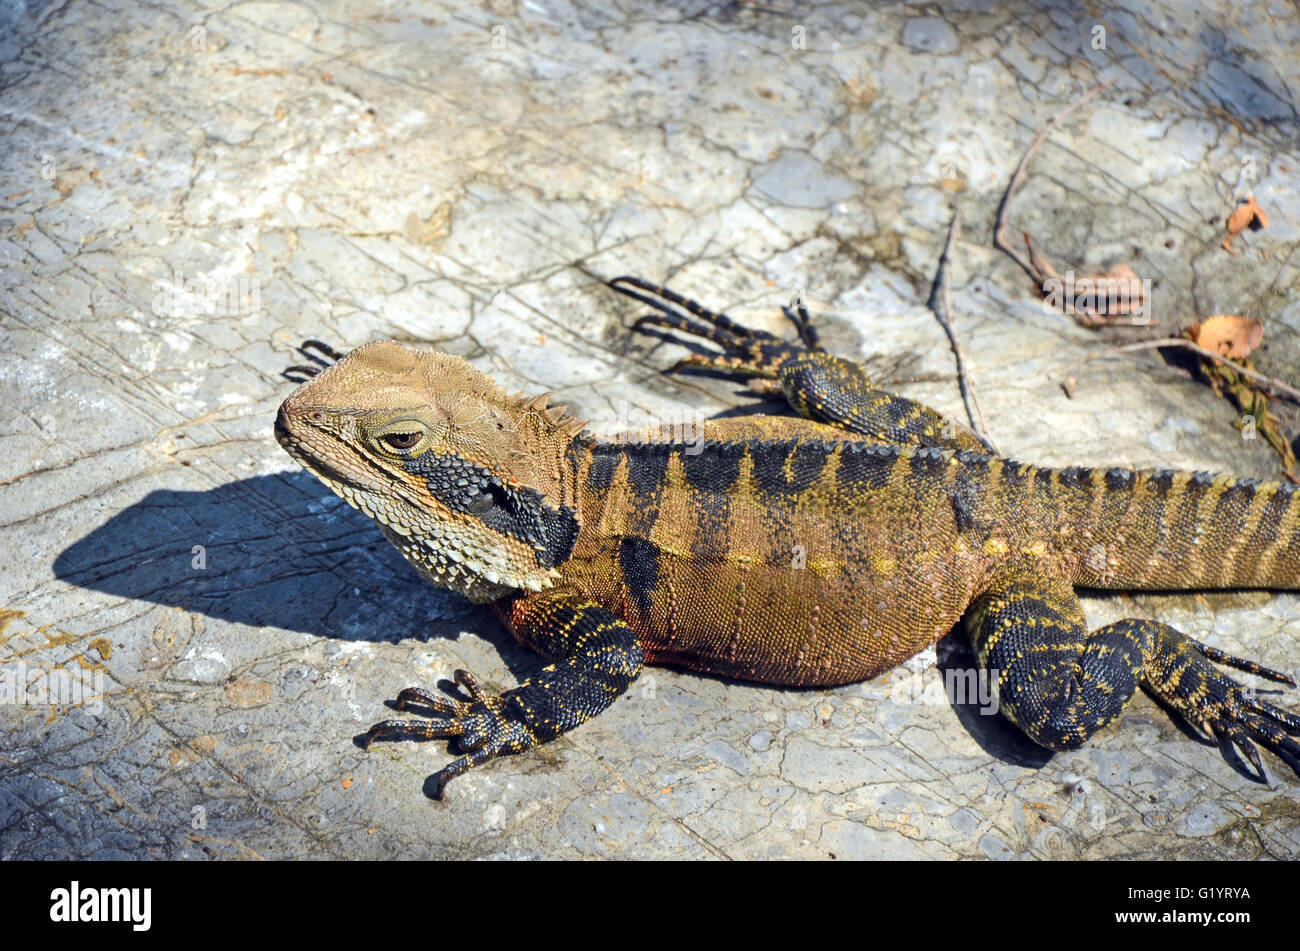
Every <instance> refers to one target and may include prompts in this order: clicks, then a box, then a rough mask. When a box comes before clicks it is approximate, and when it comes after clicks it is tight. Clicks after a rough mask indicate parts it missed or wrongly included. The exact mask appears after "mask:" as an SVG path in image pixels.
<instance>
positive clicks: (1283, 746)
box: [1148, 637, 1300, 783]
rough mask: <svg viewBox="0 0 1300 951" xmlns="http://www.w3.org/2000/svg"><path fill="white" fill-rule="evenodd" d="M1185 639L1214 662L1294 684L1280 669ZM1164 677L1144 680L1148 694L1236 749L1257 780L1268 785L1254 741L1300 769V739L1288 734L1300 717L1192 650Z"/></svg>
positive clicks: (1299, 728)
mask: <svg viewBox="0 0 1300 951" xmlns="http://www.w3.org/2000/svg"><path fill="white" fill-rule="evenodd" d="M1185 639H1186V641H1187V646H1188V647H1189V648H1191V649H1192V650H1194V651H1196V652H1198V653H1200V654H1202V655H1204V657H1206V658H1209V659H1211V660H1214V661H1216V662H1217V663H1220V664H1224V665H1227V666H1230V667H1235V668H1237V669H1239V670H1245V671H1249V672H1250V673H1253V674H1257V675H1259V676H1261V677H1265V678H1267V679H1269V680H1273V681H1276V682H1278V683H1283V684H1286V685H1287V686H1290V687H1294V686H1295V685H1296V684H1295V681H1294V680H1292V679H1291V678H1290V677H1288V676H1287V675H1286V674H1283V673H1280V672H1279V671H1276V670H1270V669H1269V668H1267V667H1262V666H1260V665H1259V664H1256V663H1254V662H1253V661H1249V660H1243V659H1241V658H1239V657H1234V656H1233V655H1231V654H1228V653H1225V652H1224V651H1221V650H1219V649H1217V648H1214V647H1210V646H1209V645H1207V644H1202V643H1200V642H1199V641H1197V640H1194V639H1193V638H1190V637H1186V638H1185ZM1180 653H1183V652H1180ZM1188 655H1190V657H1189V656H1188ZM1162 680H1163V684H1164V685H1163V686H1162V685H1161V684H1148V686H1149V688H1150V689H1151V690H1152V692H1153V693H1154V694H1155V695H1156V696H1157V697H1158V698H1159V699H1160V700H1162V701H1163V702H1165V703H1167V704H1168V705H1169V706H1171V707H1173V708H1174V709H1175V710H1176V711H1177V712H1178V713H1179V714H1181V715H1182V717H1183V718H1184V719H1186V720H1187V721H1188V722H1189V723H1191V724H1192V725H1193V726H1196V727H1198V728H1199V729H1200V730H1201V731H1202V732H1203V733H1204V734H1206V735H1207V736H1213V737H1215V738H1216V739H1217V740H1218V741H1219V743H1220V744H1226V745H1231V746H1232V747H1234V748H1235V749H1236V750H1237V751H1238V752H1239V753H1240V754H1241V755H1242V756H1244V757H1245V758H1246V759H1247V760H1248V761H1249V762H1250V764H1251V765H1252V766H1253V767H1254V768H1255V772H1256V775H1257V778H1258V779H1259V780H1260V782H1264V783H1267V782H1268V774H1267V773H1266V772H1265V771H1264V764H1263V762H1262V761H1261V760H1260V758H1259V751H1258V750H1257V748H1256V743H1260V744H1263V745H1264V746H1266V747H1267V748H1269V749H1271V750H1272V751H1273V752H1274V753H1276V754H1277V755H1278V756H1280V757H1281V758H1282V759H1283V760H1285V761H1286V762H1287V763H1288V764H1289V765H1290V766H1291V768H1292V769H1294V770H1296V772H1297V773H1300V742H1297V741H1296V740H1295V738H1293V737H1292V736H1290V735H1289V734H1292V733H1300V716H1296V715H1295V714H1293V713H1290V712H1288V711H1286V710H1283V709H1282V708H1281V707H1277V706H1274V705H1273V704H1271V703H1266V702H1265V701H1263V700H1260V699H1259V698H1257V697H1256V696H1255V692H1254V690H1253V689H1252V688H1249V687H1245V686H1243V685H1241V684H1239V683H1237V682H1236V681H1235V680H1233V679H1232V678H1231V677H1226V676H1224V675H1223V674H1221V673H1219V672H1218V671H1217V670H1215V669H1214V668H1213V667H1212V666H1210V664H1209V663H1207V662H1206V661H1205V660H1204V659H1203V658H1202V657H1196V656H1195V655H1194V654H1192V653H1191V651H1186V652H1185V653H1184V657H1183V663H1182V664H1181V665H1176V666H1174V667H1173V668H1172V669H1170V670H1168V671H1167V672H1166V676H1165V677H1163V678H1162Z"/></svg>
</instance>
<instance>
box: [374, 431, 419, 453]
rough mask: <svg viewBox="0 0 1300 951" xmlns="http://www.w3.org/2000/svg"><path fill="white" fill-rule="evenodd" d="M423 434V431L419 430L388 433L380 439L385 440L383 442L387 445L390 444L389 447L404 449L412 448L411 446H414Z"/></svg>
mask: <svg viewBox="0 0 1300 951" xmlns="http://www.w3.org/2000/svg"><path fill="white" fill-rule="evenodd" d="M422 435H423V433H418V432H410V433H386V434H385V435H383V436H381V437H380V439H381V440H382V441H383V443H384V444H385V445H386V446H388V448H390V449H398V450H402V449H410V448H411V447H413V446H414V445H415V444H416V443H417V442H419V441H420V436H422Z"/></svg>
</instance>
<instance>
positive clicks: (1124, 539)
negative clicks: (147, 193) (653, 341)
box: [276, 278, 1300, 797]
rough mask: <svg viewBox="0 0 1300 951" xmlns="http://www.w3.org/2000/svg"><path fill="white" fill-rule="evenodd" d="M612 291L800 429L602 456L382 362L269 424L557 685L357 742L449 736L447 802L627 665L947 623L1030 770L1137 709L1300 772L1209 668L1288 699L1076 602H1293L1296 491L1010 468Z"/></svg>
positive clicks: (751, 653)
mask: <svg viewBox="0 0 1300 951" xmlns="http://www.w3.org/2000/svg"><path fill="white" fill-rule="evenodd" d="M611 286H613V287H614V288H615V289H616V290H619V291H620V292H622V293H625V294H627V295H628V296H631V297H634V298H636V299H637V300H640V301H642V302H644V303H647V304H650V305H651V306H652V307H653V308H654V309H655V314H653V315H651V316H650V317H647V318H643V319H642V321H640V322H639V323H638V327H641V326H645V325H647V324H648V325H654V326H661V327H667V328H669V329H672V330H675V331H679V332H684V333H688V334H692V335H695V336H699V337H703V338H706V339H708V340H711V341H713V342H714V343H716V344H717V345H718V346H719V347H721V353H719V354H718V355H717V356H716V357H706V356H700V355H694V356H692V357H691V358H688V359H687V360H685V361H683V364H685V365H692V366H697V367H705V368H709V369H713V370H722V371H725V372H728V373H733V374H736V375H738V376H741V377H747V378H750V379H751V380H757V381H760V386H766V387H767V388H769V389H771V390H774V391H775V390H778V389H779V390H780V392H782V393H783V394H784V395H785V397H786V399H787V401H788V402H789V404H790V405H791V407H792V408H794V409H795V410H796V411H797V412H798V413H800V414H801V415H800V417H770V416H769V417H758V416H756V417H745V418H733V419H728V420H719V421H712V422H707V423H705V424H703V427H702V432H701V433H699V434H698V435H699V436H700V437H701V441H699V442H696V441H695V440H692V441H691V442H690V443H686V442H681V443H670V442H657V443H656V442H650V443H636V442H602V441H600V440H598V439H596V438H594V437H593V436H591V435H590V434H588V433H586V432H585V431H582V424H581V423H580V422H579V421H577V420H573V419H571V418H570V417H568V416H566V415H564V412H563V409H562V408H561V409H548V408H547V407H546V397H538V398H535V399H527V398H524V397H523V396H520V395H509V394H507V393H504V392H503V391H501V390H500V389H498V388H497V387H496V385H495V384H494V383H493V382H492V381H491V380H490V379H488V378H487V377H486V376H484V375H483V374H482V373H480V372H478V371H477V370H475V369H474V368H473V367H471V366H470V365H469V364H467V363H465V362H464V361H463V360H460V359H458V358H456V357H451V356H447V355H445V354H439V353H419V352H416V351H413V350H409V349H407V348H405V347H402V346H400V345H399V344H396V343H393V342H391V341H381V342H377V343H373V344H369V345H367V346H365V347H362V348H361V349H359V350H356V351H354V352H353V353H351V354H348V355H347V356H345V357H343V358H342V359H340V360H339V361H338V363H337V364H336V365H335V366H333V367H330V368H329V369H327V370H325V371H324V372H322V373H320V375H319V376H316V377H315V378H314V379H311V380H309V381H308V382H307V383H305V384H303V385H302V386H301V387H299V388H298V389H297V390H296V391H295V392H294V393H293V394H292V395H291V396H290V397H289V398H288V399H287V400H285V402H284V404H283V405H282V406H281V408H280V413H279V416H278V418H277V420H276V435H277V438H279V440H280V442H281V444H282V445H283V446H284V447H285V449H286V450H288V451H289V453H290V454H291V455H292V456H293V457H294V458H295V459H297V460H298V461H299V462H301V463H302V464H303V465H304V466H305V467H307V468H308V469H309V470H311V471H312V472H313V473H315V474H316V475H317V476H318V477H320V478H321V479H322V480H323V481H324V482H325V483H326V484H327V485H329V486H330V487H331V488H332V489H334V491H336V492H338V493H339V494H340V495H342V496H343V497H344V498H345V499H346V500H347V501H348V502H350V503H351V504H353V505H354V506H356V507H357V508H359V509H360V510H361V511H363V512H365V513H366V514H368V515H370V516H371V517H372V518H375V519H376V520H377V521H378V522H379V523H380V527H381V529H382V530H383V531H384V533H385V534H386V535H387V536H388V537H389V539H390V540H391V541H392V542H393V543H394V544H396V545H397V546H398V548H399V549H400V550H401V551H402V553H403V554H404V555H405V556H406V557H407V558H408V559H409V560H410V561H411V562H412V564H414V565H415V566H416V567H417V568H418V569H419V570H420V571H421V572H422V573H423V574H424V575H425V576H426V577H428V578H429V579H430V580H431V581H433V582H434V583H436V584H439V585H442V586H445V587H449V588H453V589H455V590H458V591H461V592H462V593H464V594H465V595H466V596H468V597H469V598H470V599H472V600H475V601H479V602H491V603H492V604H493V606H494V608H495V609H496V611H497V613H498V615H499V616H500V617H501V619H502V620H503V622H504V623H505V624H506V625H507V626H508V627H509V628H510V629H511V630H512V631H513V632H514V634H515V635H516V636H517V637H518V638H519V639H520V640H521V641H522V642H523V643H525V644H527V645H529V646H531V647H533V648H534V649H536V650H537V651H538V652H539V653H541V654H543V655H544V656H546V657H548V658H550V659H551V660H552V661H553V662H552V663H551V664H550V665H549V666H547V667H545V668H542V669H541V670H540V671H538V672H537V673H536V674H534V675H533V676H532V677H530V678H528V680H526V681H525V682H524V683H523V684H521V685H520V686H519V687H516V688H515V689H513V690H509V691H506V692H505V693H503V694H501V695H500V696H491V695H488V694H486V693H484V692H483V691H482V690H481V689H480V688H479V687H478V685H477V683H476V682H475V681H474V680H473V678H472V677H471V676H470V675H469V674H468V673H467V672H465V671H457V674H456V679H457V682H458V683H460V684H461V686H462V687H464V688H465V689H466V690H467V691H468V694H469V699H468V700H464V699H455V700H448V699H444V698H440V697H434V696H432V695H430V694H428V693H426V692H425V691H423V690H421V689H419V688H409V689H407V690H405V691H403V692H402V693H401V694H400V695H399V697H398V701H397V706H398V708H399V709H402V708H404V707H405V706H406V704H408V703H411V704H415V705H417V706H421V707H424V708H426V709H428V710H429V711H431V713H432V714H433V718H432V719H430V720H416V721H406V720H386V721H384V722H382V723H379V724H376V725H375V726H374V727H373V728H372V729H371V730H370V732H369V734H367V740H368V741H369V740H373V739H380V738H393V737H401V736H426V737H456V738H457V739H458V741H459V744H460V748H461V750H462V752H463V753H464V754H465V755H464V756H462V757H461V758H460V759H458V760H456V761H455V762H453V763H452V764H451V765H449V766H447V767H446V768H444V769H443V770H442V771H441V772H440V773H438V774H437V776H436V777H435V779H436V782H435V789H436V794H437V795H438V796H439V797H441V793H442V788H443V786H444V785H445V783H446V782H447V780H449V779H450V778H452V777H454V776H456V775H459V774H460V773H463V772H464V771H465V770H467V769H469V768H471V767H473V766H477V765H479V764H481V763H483V762H486V761H487V760H489V759H492V758H493V757H495V756H499V755H504V754H509V753H517V752H520V751H522V750H525V749H528V748H529V747H532V746H535V745H537V744H539V743H545V742H547V741H549V740H552V739H554V738H555V737H556V736H559V735H560V734H561V733H564V732H566V731H567V730H570V729H572V728H573V727H575V726H577V725H578V724H580V723H583V722H585V721H586V720H588V719H590V718H591V717H593V716H595V715H596V714H598V713H600V712H601V711H602V710H604V709H606V708H607V707H608V706H609V705H610V704H612V703H613V701H614V700H615V699H616V698H617V697H618V696H619V695H620V694H621V693H622V692H624V691H625V690H626V689H627V687H628V686H629V685H630V684H631V683H632V681H633V680H635V678H636V677H637V675H638V674H639V673H640V671H641V668H642V666H643V665H644V664H656V663H658V664H673V665H677V666H682V667H686V668H689V669H692V670H700V671H708V672H710V673H715V674H721V675H725V676H729V677H736V678H740V679H745V680H753V681H760V682H764V683H772V684H789V685H803V686H811V685H832V684H843V683H848V682H852V681H858V680H864V679H867V678H870V677H873V676H875V675H876V674H878V673H880V672H882V671H884V670H887V669H889V668H890V667H892V666H894V665H896V664H898V663H900V662H901V661H903V660H905V659H906V658H908V657H910V656H912V655H913V654H915V653H916V652H918V651H920V650H922V649H923V648H925V647H926V646H928V645H930V644H933V643H934V642H935V641H937V640H938V639H939V638H940V637H942V636H943V635H944V634H945V633H947V632H948V631H949V630H950V629H951V628H952V627H953V626H954V625H956V624H957V623H958V622H959V621H960V620H961V618H962V617H963V615H966V616H967V618H968V624H967V627H968V630H969V632H970V636H971V641H972V644H973V646H974V648H975V652H976V656H977V658H978V660H979V662H980V664H981V665H982V666H983V667H985V668H986V669H987V670H989V671H990V672H992V673H995V674H996V682H997V684H998V690H999V697H1000V706H1001V710H1002V712H1003V713H1004V714H1005V715H1006V716H1007V717H1008V718H1009V719H1010V720H1011V721H1012V722H1014V723H1016V724H1017V725H1018V726H1019V727H1020V728H1021V729H1022V730H1024V732H1025V733H1026V734H1028V735H1029V736H1030V737H1032V738H1033V739H1034V740H1035V741H1036V742H1038V743H1040V744H1042V745H1043V746H1046V747H1049V748H1051V749H1071V748H1074V747H1077V746H1078V745H1080V744H1082V743H1083V742H1085V741H1086V740H1087V739H1088V737H1089V736H1091V735H1092V734H1093V733H1095V732H1096V731H1097V730H1098V729H1100V728H1101V727H1103V726H1105V725H1106V724H1107V723H1109V722H1110V721H1112V720H1113V719H1114V718H1115V717H1117V716H1118V715H1119V714H1120V712H1121V711H1122V710H1123V708H1124V706H1125V705H1126V704H1127V703H1128V701H1129V699H1130V698H1131V697H1132V695H1133V694H1134V692H1135V691H1136V690H1137V688H1138V687H1139V686H1143V687H1145V688H1146V689H1147V690H1149V691H1150V692H1151V693H1152V694H1154V695H1155V696H1156V697H1157V698H1158V699H1160V700H1161V701H1162V702H1164V703H1165V704H1166V705H1167V706H1168V707H1170V708H1171V709H1173V710H1174V711H1176V712H1177V713H1179V714H1180V715H1182V716H1183V717H1185V718H1186V719H1187V720H1188V721H1189V722H1191V723H1192V724H1194V725H1195V726H1197V727H1198V728H1200V729H1201V730H1202V731H1203V732H1204V733H1206V734H1212V735H1214V736H1215V737H1217V738H1219V739H1220V740H1222V741H1227V742H1230V743H1232V744H1234V745H1235V746H1236V747H1237V749H1239V750H1240V751H1241V752H1242V753H1243V754H1244V755H1245V756H1246V757H1247V758H1248V759H1249V760H1250V761H1251V762H1252V763H1253V764H1254V766H1255V767H1256V769H1257V770H1258V772H1259V776H1260V778H1261V779H1263V778H1264V771H1263V766H1262V763H1261V762H1260V759H1259V756H1258V753H1257V751H1256V747H1255V743H1256V742H1258V743H1261V744H1263V745H1264V746H1266V747H1268V748H1270V749H1272V750H1273V751H1274V752H1276V753H1277V754H1278V755H1280V756H1282V757H1283V758H1284V759H1287V760H1288V761H1289V762H1290V763H1291V765H1292V766H1293V767H1296V768H1300V744H1298V743H1297V742H1296V740H1295V739H1293V738H1292V737H1291V736H1290V735H1288V734H1290V733H1294V732H1297V731H1300V718H1298V717H1296V716H1295V715H1293V714H1291V713H1288V712H1286V711H1284V710H1282V709H1280V708H1278V707H1275V706H1273V705H1271V704H1268V703H1264V702H1263V701H1260V700H1258V699H1256V698H1255V697H1254V696H1253V694H1251V693H1250V692H1249V691H1246V690H1245V689H1244V688H1242V687H1241V686H1240V685H1238V684H1237V683H1236V682H1235V681H1233V680H1231V679H1230V678H1228V677H1226V676H1224V675H1223V674H1221V673H1220V672H1219V671H1218V670H1217V669H1216V668H1215V667H1214V666H1212V664H1211V663H1210V660H1214V661H1218V662H1219V663H1224V664H1228V665H1231V666H1236V667H1239V668H1241V669H1244V670H1248V671H1250V672H1252V673H1257V674H1260V675H1262V676H1265V677H1270V678H1272V679H1275V680H1280V681H1282V682H1284V683H1288V684H1292V681H1291V680H1290V679H1289V678H1287V677H1286V676H1285V675H1283V674H1279V673H1276V672H1274V671H1269V670H1266V669H1264V668H1261V667H1259V666H1258V665H1255V664H1252V663H1250V662H1248V661H1244V660H1240V659H1238V658H1234V657H1230V656H1228V655H1225V654H1223V653H1222V652H1219V651H1216V650H1214V649H1212V648H1209V647H1206V646H1204V645H1201V644H1198V643H1197V642H1196V641H1193V640H1192V639H1190V638H1188V637H1187V636H1186V635H1183V634H1181V633H1179V632H1178V631H1175V630H1174V629H1173V628H1170V627H1168V626H1167V625H1164V624H1159V623H1156V622H1152V621H1144V620H1136V619H1129V620H1124V621H1120V622H1117V623H1115V624H1111V625H1107V626H1105V627H1102V628H1100V629H1098V630H1096V631H1092V632H1089V631H1088V629H1087V627H1086V625H1085V623H1084V618H1083V613H1082V610H1081V608H1080V606H1079V602H1078V599H1077V598H1076V596H1075V594H1074V590H1073V589H1074V586H1076V585H1081V586H1087V587H1093V588H1117V589H1128V590H1136V589H1147V590H1156V589H1158V590H1191V589H1207V588H1243V587H1245V588H1272V589H1290V590H1295V589H1300V493H1298V492H1297V490H1296V487H1295V486H1290V485H1284V484H1279V483H1260V482H1256V481H1253V480H1248V479H1232V478H1228V477H1223V476H1210V475H1207V474H1204V473H1180V472H1170V471H1166V470H1157V471H1139V472H1135V471H1132V470H1128V469H1120V468H1111V469H1081V468H1070V469H1060V470H1051V469H1041V468H1037V467H1034V466H1028V465H1022V464H1019V463H1015V462H1011V461H1009V460H1007V459H1003V458H1001V457H998V456H995V455H991V454H989V453H988V452H986V451H985V449H984V447H983V446H982V445H981V443H980V441H979V439H978V438H977V437H976V436H975V435H974V434H973V433H971V432H969V431H968V430H966V429H964V428H963V427H961V426H958V425H956V424H955V423H953V422H951V421H949V420H947V419H945V418H944V417H943V416H941V415H940V414H938V413H936V412H935V411H934V410H932V409H930V408H928V407H926V406H923V405H922V404H919V403H916V402H913V401H911V400H906V399H903V398H901V397H898V396H895V395H893V394H891V393H889V392H888V391H885V390H882V389H879V388H877V387H875V386H873V385H872V384H871V382H870V380H869V379H868V378H867V375H866V372H865V371H864V370H863V368H862V367H861V366H860V365H859V364H856V363H854V362H852V361H849V360H844V359H841V358H838V357H834V356H831V355H829V354H826V353H824V352H822V351H821V350H820V349H819V346H818V343H817V338H816V334H815V332H814V331H813V329H812V327H811V324H810V322H809V321H808V317H807V314H806V312H804V311H803V310H802V308H800V309H799V311H798V312H797V313H790V316H791V317H792V319H794V321H795V323H796V325H797V326H798V329H799V335H800V338H801V344H792V343H788V342H786V341H783V340H781V339H779V338H777V337H775V336H773V335H771V334H767V333H763V332H761V331H750V330H747V329H746V328H744V327H743V326H741V325H740V324H738V323H736V322H735V321H733V320H731V319H730V318H728V317H726V316H725V315H722V314H715V313H713V312H711V311H708V310H706V309H705V308H703V307H701V306H699V305H698V304H695V303H693V302H691V301H687V300H685V299H684V298H681V297H678V296H677V295H676V294H673V293H672V292H670V291H667V290H665V289H662V288H656V287H654V286H653V285H650V284H647V283H645V282H643V281H639V280H636V279H634V278H618V279H616V280H615V281H613V282H611ZM677 308H681V309H682V310H684V311H686V313H687V314H690V315H691V316H686V314H684V313H682V310H678V309H677ZM788 313H789V312H788ZM1292 685H1294V684H1292Z"/></svg>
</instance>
